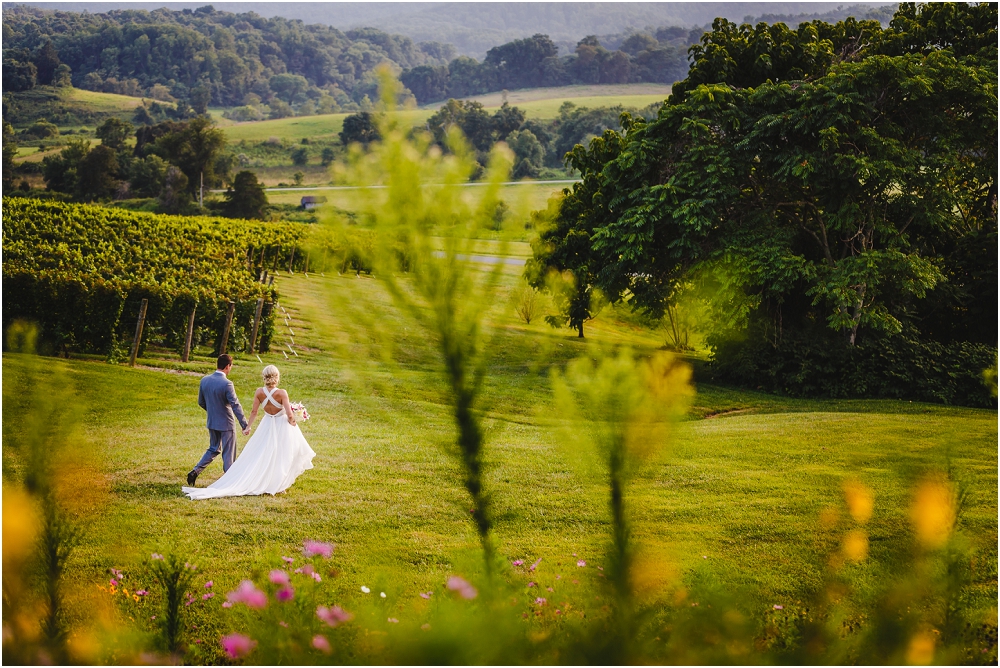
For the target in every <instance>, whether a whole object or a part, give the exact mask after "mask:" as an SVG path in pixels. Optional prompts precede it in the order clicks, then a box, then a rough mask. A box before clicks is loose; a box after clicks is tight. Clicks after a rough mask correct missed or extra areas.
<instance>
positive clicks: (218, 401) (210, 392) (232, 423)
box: [198, 371, 247, 431]
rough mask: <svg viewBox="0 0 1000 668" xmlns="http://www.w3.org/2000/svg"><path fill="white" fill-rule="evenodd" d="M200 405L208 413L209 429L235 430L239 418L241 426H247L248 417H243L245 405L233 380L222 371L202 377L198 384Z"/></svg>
mask: <svg viewBox="0 0 1000 668" xmlns="http://www.w3.org/2000/svg"><path fill="white" fill-rule="evenodd" d="M198 405H199V406H201V407H202V408H204V409H205V411H206V412H207V413H208V428H209V429H215V430H217V431H235V430H236V420H237V419H238V420H239V421H240V426H242V427H243V428H244V429H246V428H247V419H246V418H245V417H243V407H242V406H240V400H239V399H238V398H237V397H236V389H235V388H234V387H233V381H231V380H229V379H228V378H226V374H224V373H222V372H221V371H216V372H215V373H212V374H209V375H207V376H205V377H204V378H202V379H201V383H200V384H199V385H198ZM234 414H235V417H234Z"/></svg>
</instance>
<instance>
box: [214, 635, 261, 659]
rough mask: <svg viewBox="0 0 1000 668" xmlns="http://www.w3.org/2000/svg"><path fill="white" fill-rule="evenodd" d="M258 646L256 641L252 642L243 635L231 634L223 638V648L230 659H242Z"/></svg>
mask: <svg viewBox="0 0 1000 668" xmlns="http://www.w3.org/2000/svg"><path fill="white" fill-rule="evenodd" d="M256 646H257V641H256V640H251V639H250V638H248V637H247V636H245V635H243V634H241V633H230V634H229V635H228V636H223V637H222V648H223V649H224V650H226V654H228V655H229V658H230V659H242V658H243V657H245V656H246V655H247V654H249V653H250V652H251V651H252V650H253V648H254V647H256Z"/></svg>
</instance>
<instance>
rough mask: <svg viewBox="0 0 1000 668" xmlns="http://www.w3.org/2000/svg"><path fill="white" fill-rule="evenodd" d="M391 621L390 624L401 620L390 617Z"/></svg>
mask: <svg viewBox="0 0 1000 668" xmlns="http://www.w3.org/2000/svg"><path fill="white" fill-rule="evenodd" d="M389 623H390V624H399V620H398V619H396V618H395V617H390V618H389Z"/></svg>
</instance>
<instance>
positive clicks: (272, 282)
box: [267, 274, 274, 287]
mask: <svg viewBox="0 0 1000 668" xmlns="http://www.w3.org/2000/svg"><path fill="white" fill-rule="evenodd" d="M272 285H274V274H271V277H270V278H269V279H267V287H271V286H272Z"/></svg>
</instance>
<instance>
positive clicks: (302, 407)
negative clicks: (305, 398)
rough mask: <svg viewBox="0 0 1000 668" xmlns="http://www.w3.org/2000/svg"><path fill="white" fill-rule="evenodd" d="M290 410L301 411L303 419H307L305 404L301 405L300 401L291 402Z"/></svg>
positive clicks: (307, 412) (307, 413)
mask: <svg viewBox="0 0 1000 668" xmlns="http://www.w3.org/2000/svg"><path fill="white" fill-rule="evenodd" d="M292 412H294V413H301V414H302V420H303V421H305V420H308V419H309V411H307V410H306V407H305V405H303V404H302V402H301V401H296V402H295V403H293V404H292Z"/></svg>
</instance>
